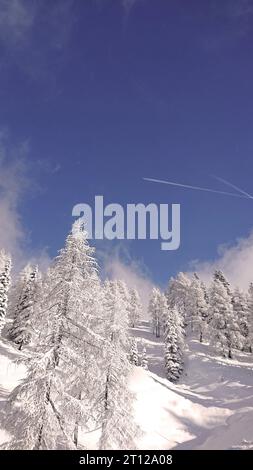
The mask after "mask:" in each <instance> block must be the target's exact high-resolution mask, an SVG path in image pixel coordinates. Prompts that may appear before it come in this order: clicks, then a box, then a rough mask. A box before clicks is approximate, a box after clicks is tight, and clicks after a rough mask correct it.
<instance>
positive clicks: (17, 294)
mask: <svg viewBox="0 0 253 470" xmlns="http://www.w3.org/2000/svg"><path fill="white" fill-rule="evenodd" d="M32 270H33V267H32V265H31V264H30V263H28V264H27V265H26V266H25V267H24V269H23V270H22V271H21V272H20V273H19V275H18V276H17V278H16V280H15V281H14V282H12V283H11V286H10V290H9V301H8V317H9V318H11V319H13V320H15V318H16V315H17V313H18V306H19V304H20V301H21V298H22V295H23V291H24V289H25V287H26V285H27V283H28V281H29V279H30V275H31V272H32ZM10 334H11V328H10Z"/></svg>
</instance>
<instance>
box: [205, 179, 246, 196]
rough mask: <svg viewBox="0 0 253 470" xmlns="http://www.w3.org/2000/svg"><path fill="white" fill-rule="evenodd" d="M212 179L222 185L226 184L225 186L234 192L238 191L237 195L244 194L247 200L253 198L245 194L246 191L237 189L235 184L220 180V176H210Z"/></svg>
mask: <svg viewBox="0 0 253 470" xmlns="http://www.w3.org/2000/svg"><path fill="white" fill-rule="evenodd" d="M211 176H212V177H213V178H215V179H216V180H217V181H220V182H221V183H224V184H226V185H227V186H230V188H233V189H235V190H236V191H238V192H239V193H241V194H244V195H245V196H247V197H248V198H250V199H253V196H252V195H251V194H249V193H246V191H244V190H243V189H241V188H239V187H238V186H236V185H235V184H233V183H230V181H227V180H225V179H224V178H221V177H220V176H215V175H211Z"/></svg>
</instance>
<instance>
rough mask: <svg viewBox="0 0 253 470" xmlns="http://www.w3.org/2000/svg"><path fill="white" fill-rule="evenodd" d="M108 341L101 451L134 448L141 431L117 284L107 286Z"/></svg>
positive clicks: (127, 340)
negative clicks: (130, 381) (130, 386)
mask: <svg viewBox="0 0 253 470" xmlns="http://www.w3.org/2000/svg"><path fill="white" fill-rule="evenodd" d="M104 289H105V303H104V308H105V311H106V312H107V314H106V317H107V319H108V321H107V322H106V339H107V342H108V346H107V348H106V347H105V348H104V384H103V387H102V388H101V390H102V394H101V397H100V409H101V422H102V429H101V436H100V443H99V447H100V449H103V450H105V449H132V448H134V447H135V444H134V440H135V438H136V436H137V433H138V428H137V426H136V425H135V423H134V419H133V413H132V404H133V396H132V394H131V393H130V391H129V389H128V377H129V373H130V371H131V364H130V362H129V337H128V315H127V310H126V307H125V303H124V301H123V300H122V296H121V294H120V292H119V288H118V285H117V282H109V281H107V282H106V283H105V287H104Z"/></svg>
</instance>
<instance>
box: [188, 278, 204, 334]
mask: <svg viewBox="0 0 253 470" xmlns="http://www.w3.org/2000/svg"><path fill="white" fill-rule="evenodd" d="M207 315H208V305H207V302H206V297H205V291H204V289H203V284H202V283H201V281H200V279H199V278H198V276H197V275H194V279H193V281H192V283H191V285H190V287H189V289H188V302H187V314H186V319H187V324H188V325H189V326H190V329H191V332H192V333H194V334H196V335H197V337H198V339H199V341H200V342H202V341H203V336H204V334H205V331H206V319H207Z"/></svg>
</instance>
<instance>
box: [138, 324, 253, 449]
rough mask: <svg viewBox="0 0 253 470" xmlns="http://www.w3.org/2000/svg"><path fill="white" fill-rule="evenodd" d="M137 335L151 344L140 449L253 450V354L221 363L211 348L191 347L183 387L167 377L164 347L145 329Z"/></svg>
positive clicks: (141, 386) (142, 388) (141, 400)
mask: <svg viewBox="0 0 253 470" xmlns="http://www.w3.org/2000/svg"><path fill="white" fill-rule="evenodd" d="M134 335H135V336H136V337H137V338H139V339H140V340H141V341H142V342H144V343H145V346H146V349H147V355H148V357H149V369H150V371H149V372H148V373H147V372H146V371H144V370H142V369H141V368H136V369H135V371H134V374H133V377H132V380H131V388H132V390H133V391H134V392H135V393H136V396H137V401H136V405H135V410H136V419H137V421H138V423H139V424H140V426H141V428H142V430H143V436H142V438H141V439H140V442H139V446H140V447H141V448H143V449H144V448H149V449H172V448H173V449H229V448H250V447H253V364H252V356H251V355H250V354H240V357H239V359H240V361H239V360H228V359H221V358H219V357H216V356H214V355H213V354H211V352H210V348H209V347H208V346H207V345H204V344H200V343H199V342H198V341H195V340H191V341H189V342H188V348H189V349H188V350H187V351H186V352H185V356H186V358H187V359H186V368H185V373H184V375H183V376H182V378H181V380H180V383H179V384H177V385H174V384H172V383H170V382H169V381H168V380H166V378H165V373H164V369H163V345H162V343H161V341H160V340H157V339H156V338H155V337H154V336H153V335H152V334H151V333H150V331H149V328H148V325H147V324H146V325H145V324H143V325H142V326H141V327H140V328H136V329H135V330H134Z"/></svg>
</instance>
